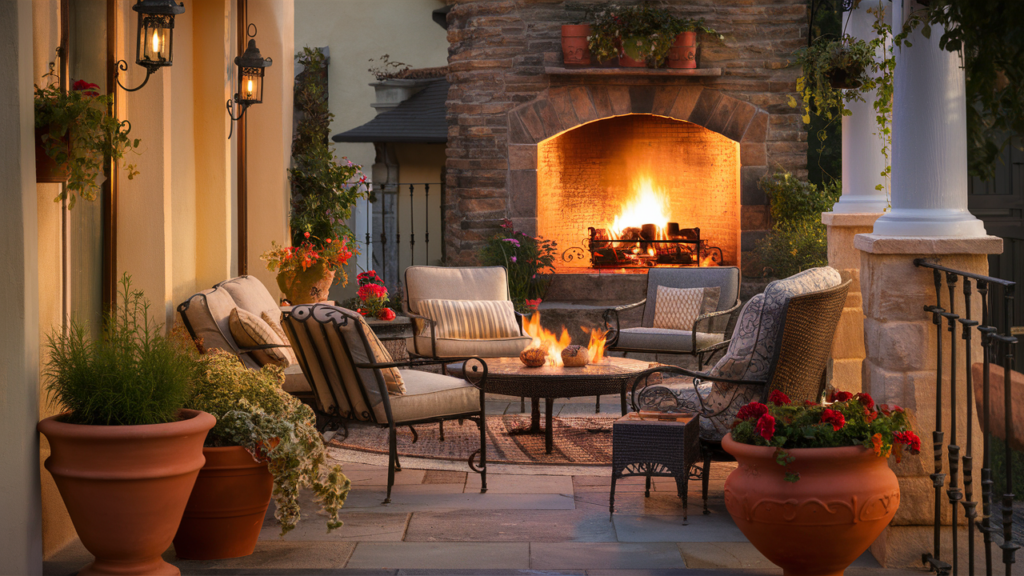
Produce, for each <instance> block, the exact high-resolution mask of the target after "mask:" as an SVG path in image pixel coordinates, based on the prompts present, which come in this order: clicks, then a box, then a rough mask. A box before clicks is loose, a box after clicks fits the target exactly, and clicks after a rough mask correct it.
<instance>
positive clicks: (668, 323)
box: [653, 286, 722, 330]
mask: <svg viewBox="0 0 1024 576" xmlns="http://www.w3.org/2000/svg"><path fill="white" fill-rule="evenodd" d="M721 292H722V289H721V288H720V287H718V286H713V287H705V288H671V287H668V286H658V290H657V293H656V294H657V296H656V297H655V300H654V326H653V327H654V328H666V329H669V330H693V324H694V322H695V321H696V320H697V317H699V316H700V315H701V314H707V313H709V312H714V311H715V309H716V307H717V306H718V297H719V295H720V294H721Z"/></svg>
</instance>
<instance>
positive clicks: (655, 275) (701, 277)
mask: <svg viewBox="0 0 1024 576" xmlns="http://www.w3.org/2000/svg"><path fill="white" fill-rule="evenodd" d="M658 286H667V287H669V288H705V287H711V286H717V287H719V288H720V289H721V293H720V294H719V296H718V306H717V308H715V311H717V312H721V311H722V310H728V309H729V308H732V307H733V306H735V305H736V302H737V300H738V299H739V294H740V271H739V268H736V267H733V266H718V267H714V268H651V269H650V270H649V271H648V272H647V306H645V307H644V316H643V321H642V322H641V325H642V326H654V309H655V306H654V305H652V304H656V303H657V299H658Z"/></svg>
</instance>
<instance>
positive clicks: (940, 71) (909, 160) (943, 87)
mask: <svg viewBox="0 0 1024 576" xmlns="http://www.w3.org/2000/svg"><path fill="white" fill-rule="evenodd" d="M920 8H921V6H920V5H919V4H918V3H917V2H916V1H915V0H907V2H906V5H905V6H904V16H906V15H908V14H910V13H912V12H913V11H914V10H919V9H920ZM940 36H941V30H934V31H933V33H932V35H931V38H930V39H928V38H925V37H924V36H923V35H922V34H921V29H920V27H918V29H917V30H915V31H914V33H913V34H911V35H910V38H909V41H910V42H911V43H912V44H913V46H911V47H907V46H904V47H903V48H897V49H896V78H895V86H894V90H895V101H894V103H893V107H894V109H893V117H894V118H893V136H892V147H893V150H892V173H893V175H892V211H891V212H889V213H887V214H885V215H883V216H882V217H881V218H879V219H878V220H877V221H875V228H874V233H875V234H876V235H881V236H916V237H937V236H946V237H950V236H952V237H961V238H965V237H977V236H985V235H986V234H985V226H984V224H983V223H982V222H981V221H980V220H978V219H977V218H975V217H974V216H972V215H971V213H970V212H968V211H967V119H966V113H967V101H966V97H965V84H964V71H963V69H961V68H960V57H959V55H957V54H956V53H955V52H948V51H946V50H943V49H941V48H939V37H940Z"/></svg>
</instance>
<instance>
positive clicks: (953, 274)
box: [914, 259, 1018, 575]
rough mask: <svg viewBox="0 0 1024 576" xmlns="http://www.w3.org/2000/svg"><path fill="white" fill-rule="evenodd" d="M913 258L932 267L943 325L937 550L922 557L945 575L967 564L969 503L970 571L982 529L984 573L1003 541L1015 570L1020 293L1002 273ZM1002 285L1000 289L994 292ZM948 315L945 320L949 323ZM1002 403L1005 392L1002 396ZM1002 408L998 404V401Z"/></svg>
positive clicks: (939, 332) (934, 309)
mask: <svg viewBox="0 0 1024 576" xmlns="http://www.w3.org/2000/svg"><path fill="white" fill-rule="evenodd" d="M914 265H915V266H918V267H920V268H928V269H931V270H932V273H933V274H934V276H935V302H936V303H935V305H931V306H925V311H926V312H929V313H931V315H932V323H933V324H935V327H936V344H937V346H936V349H937V355H938V357H937V361H936V371H937V374H936V378H935V386H936V391H935V430H934V431H933V432H932V449H933V453H934V472H933V473H932V474H931V479H932V484H933V486H934V487H935V532H934V542H933V546H934V550H933V551H932V552H931V553H925V554H924V555H923V560H924V562H925V563H926V564H928V565H929V566H930V567H931V569H932V570H934V571H936V572H937V573H939V574H949V573H950V571H951V570H952V573H953V574H954V575H955V574H958V573H959V570H960V558H959V548H958V537H957V533H958V531H959V530H958V526H959V520H960V518H961V513H960V508H961V506H962V507H963V517H964V518H966V520H967V538H968V541H967V547H968V554H967V555H968V559H967V568H968V573H969V574H971V575H973V574H974V571H975V545H974V541H975V536H976V534H977V533H978V532H980V533H981V534H982V537H983V538H984V546H985V573H986V574H992V547H993V545H994V544H995V545H998V546H999V548H1001V549H1002V563H1003V565H1004V567H1005V573H1006V574H1010V571H1011V568H1012V565H1013V563H1014V556H1015V552H1016V550H1017V548H1018V546H1017V545H1016V544H1015V543H1014V541H1013V496H1014V495H1013V466H1012V465H1011V449H1010V439H1011V438H1012V437H1013V414H1012V408H1013V407H1012V402H1011V394H1010V392H1011V387H1010V378H1011V369H1012V368H1013V358H1014V349H1015V348H1016V344H1017V339H1016V338H1015V337H1014V336H1012V334H1011V330H1010V326H1011V325H1012V323H1013V322H1012V319H1013V300H1014V291H1015V288H1016V284H1015V283H1013V282H1009V281H1007V280H1001V279H999V278H991V277H989V276H981V275H979V274H971V273H969V272H963V271H960V270H953V269H951V268H946V267H944V266H941V265H939V264H936V263H933V262H928V261H925V260H922V259H917V260H914ZM943 283H945V288H946V289H947V290H948V298H949V304H948V306H949V310H946V309H943V308H942V307H941V304H942V292H943ZM960 284H962V288H961V290H962V293H963V301H964V309H963V310H958V309H957V303H956V295H957V294H956V292H957V288H958V285H960ZM975 290H976V291H977V293H978V294H979V295H980V297H981V316H980V318H981V319H980V321H979V320H977V319H975V318H976V314H977V311H976V310H972V309H971V300H972V298H973V296H974V291H975ZM993 292H995V293H993ZM997 297H998V298H1000V299H1001V300H1002V306H1000V307H999V308H1000V309H1001V310H1002V312H1003V313H1004V314H1005V316H1006V319H1005V323H1004V328H1005V329H1004V331H1003V332H1004V333H1002V334H1000V333H999V330H998V329H997V328H995V326H994V325H995V324H996V321H995V320H993V318H992V315H991V310H992V309H993V308H994V306H992V305H991V304H990V301H991V300H992V299H993V298H997ZM943 319H945V320H946V325H945V326H943ZM943 332H948V334H949V348H948V352H949V359H948V369H949V372H948V374H949V378H948V381H949V388H950V389H949V403H950V404H949V438H950V443H949V444H948V445H947V446H945V452H946V454H945V456H946V461H947V464H948V467H949V470H948V475H947V474H945V473H943V443H944V441H945V431H944V430H943V421H942V412H943V391H942V388H943V373H944V370H945V367H946V365H947V364H945V362H946V361H944V359H943V347H942V343H943ZM958 332H959V337H960V338H961V339H962V340H963V341H964V344H965V345H964V362H963V364H964V367H965V369H964V370H962V372H963V375H964V376H963V382H964V385H965V386H966V393H965V397H966V400H967V406H966V413H967V423H966V440H967V442H966V446H965V447H963V448H961V447H960V446H958V445H957V433H958V422H957V412H958V410H957V409H958V407H959V406H958V397H957V395H958V391H957V383H958V377H959V376H960V374H958V372H957V366H958V363H957V360H958V358H957V345H956V342H957V335H958ZM975 337H978V338H980V340H981V348H982V361H983V366H984V371H983V378H984V381H983V388H982V390H983V392H982V398H981V404H980V406H979V407H978V412H979V414H978V417H979V424H980V425H981V426H980V427H981V431H982V435H983V437H982V442H983V447H984V448H983V454H982V463H981V471H980V472H981V501H980V504H981V518H980V520H979V519H978V509H977V508H978V504H979V502H978V501H977V500H975V489H974V481H975V469H974V454H973V450H974V448H973V440H974V438H973V428H974V411H975V403H976V399H975V398H974V396H973V393H974V383H973V381H972V363H973V361H974V359H973V358H972V350H971V343H972V342H973V340H974V338H975ZM994 363H995V364H1001V365H1002V367H1003V378H1004V381H1003V398H1002V407H1001V408H1002V410H1003V422H1004V424H1005V430H1004V431H1003V432H1004V436H1003V438H1004V439H1005V440H1006V442H1005V466H1006V469H1005V471H1004V473H1005V481H1006V490H1005V492H1006V493H1005V494H1003V496H1002V503H1001V506H999V513H1000V516H1001V518H996V517H995V515H994V514H993V510H994V508H995V506H994V504H995V503H994V502H993V498H994V496H995V495H994V494H992V487H993V485H994V481H993V478H992V446H991V444H992V435H993V434H994V433H996V432H997V431H994V430H992V427H991V426H989V422H991V415H992V410H993V398H990V395H989V388H990V383H991V381H990V372H991V365H992V364H994ZM995 401H996V402H997V403H998V399H995ZM995 408H999V406H998V405H996V406H995ZM961 470H962V471H963V482H962V483H961V481H960V473H961ZM943 485H945V487H946V495H945V497H943V495H942V488H943ZM944 500H947V501H948V503H949V505H950V506H951V507H952V515H951V516H952V523H951V525H950V526H949V528H950V529H951V532H952V538H951V542H952V551H951V553H950V554H949V555H948V557H947V558H948V560H949V561H948V562H947V561H946V560H943V555H942V538H941V536H942V511H943V507H944V506H943V504H944V502H943V501H944ZM1000 532H1001V533H1002V534H1001V540H1002V542H1000V543H996V541H995V538H993V537H994V536H998V535H999V534H1000Z"/></svg>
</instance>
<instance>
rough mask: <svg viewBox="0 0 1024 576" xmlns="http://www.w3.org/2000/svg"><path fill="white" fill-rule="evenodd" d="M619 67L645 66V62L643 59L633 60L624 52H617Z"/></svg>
mask: <svg viewBox="0 0 1024 576" xmlns="http://www.w3.org/2000/svg"><path fill="white" fill-rule="evenodd" d="M619 67H620V68H647V62H644V61H643V60H634V59H632V58H630V57H629V56H627V55H626V53H625V52H619Z"/></svg>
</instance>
